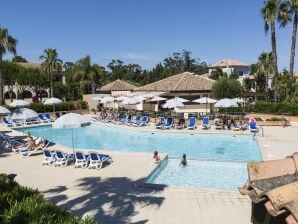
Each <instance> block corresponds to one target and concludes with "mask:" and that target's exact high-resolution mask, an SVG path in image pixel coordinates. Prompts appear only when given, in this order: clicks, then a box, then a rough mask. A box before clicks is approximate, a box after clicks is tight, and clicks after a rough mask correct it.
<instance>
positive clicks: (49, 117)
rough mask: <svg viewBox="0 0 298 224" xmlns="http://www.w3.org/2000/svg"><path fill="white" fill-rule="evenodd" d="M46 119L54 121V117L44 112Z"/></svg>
mask: <svg viewBox="0 0 298 224" xmlns="http://www.w3.org/2000/svg"><path fill="white" fill-rule="evenodd" d="M45 117H46V119H48V120H49V121H50V122H54V118H52V117H51V115H50V114H49V113H46V114H45Z"/></svg>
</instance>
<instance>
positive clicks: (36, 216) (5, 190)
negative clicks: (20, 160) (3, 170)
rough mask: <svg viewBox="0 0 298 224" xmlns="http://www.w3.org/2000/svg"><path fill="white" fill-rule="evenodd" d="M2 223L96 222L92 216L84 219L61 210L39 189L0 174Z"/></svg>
mask: <svg viewBox="0 0 298 224" xmlns="http://www.w3.org/2000/svg"><path fill="white" fill-rule="evenodd" d="M0 223H3V224H8V223H22V224H27V223H28V224H29V223H48V224H54V223H55V224H56V223H69V224H70V223H74V224H93V223H96V222H95V221H94V220H93V219H91V218H90V217H86V218H85V219H82V218H80V217H76V216H72V215H71V214H70V213H68V212H66V211H61V210H60V209H59V208H58V207H57V206H55V205H54V204H53V203H51V202H49V201H46V200H45V199H44V198H43V196H42V194H41V193H40V192H38V191H37V190H33V189H30V188H26V187H22V186H20V185H19V184H18V183H16V182H14V181H12V182H11V181H8V180H7V178H6V175H4V174H0Z"/></svg>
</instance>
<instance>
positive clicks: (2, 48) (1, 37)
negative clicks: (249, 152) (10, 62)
mask: <svg viewBox="0 0 298 224" xmlns="http://www.w3.org/2000/svg"><path fill="white" fill-rule="evenodd" d="M16 45H17V40H16V39H15V38H13V37H12V36H10V35H9V33H8V30H7V29H5V28H1V27H0V104H1V105H2V104H3V103H4V97H3V90H4V80H3V71H2V60H3V59H2V58H3V55H4V54H5V53H6V52H7V51H8V52H11V53H13V54H14V55H16V53H17V51H16Z"/></svg>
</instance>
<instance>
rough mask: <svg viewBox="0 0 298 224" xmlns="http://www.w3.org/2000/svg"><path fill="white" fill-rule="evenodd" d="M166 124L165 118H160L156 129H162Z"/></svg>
mask: <svg viewBox="0 0 298 224" xmlns="http://www.w3.org/2000/svg"><path fill="white" fill-rule="evenodd" d="M165 124H166V122H165V118H164V117H160V118H159V122H158V123H157V124H156V125H155V128H156V129H162V128H163V126H164V125H165Z"/></svg>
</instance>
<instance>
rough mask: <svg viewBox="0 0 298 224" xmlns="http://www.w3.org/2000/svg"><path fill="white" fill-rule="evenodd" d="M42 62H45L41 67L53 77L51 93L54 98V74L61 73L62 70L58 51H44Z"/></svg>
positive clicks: (41, 57)
mask: <svg viewBox="0 0 298 224" xmlns="http://www.w3.org/2000/svg"><path fill="white" fill-rule="evenodd" d="M40 60H43V62H42V64H41V66H42V68H43V70H44V71H45V72H47V73H48V74H49V75H50V76H51V79H50V80H51V84H50V85H51V91H50V97H52V96H53V73H54V72H60V71H61V70H62V63H63V62H62V60H61V59H59V58H58V53H57V50H56V49H53V48H48V49H45V50H44V51H43V55H41V56H40Z"/></svg>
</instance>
